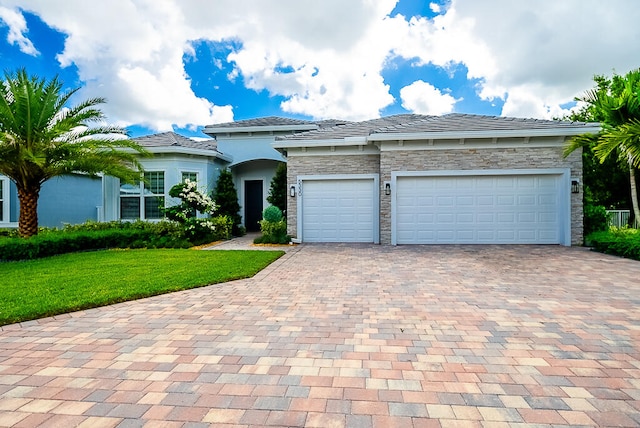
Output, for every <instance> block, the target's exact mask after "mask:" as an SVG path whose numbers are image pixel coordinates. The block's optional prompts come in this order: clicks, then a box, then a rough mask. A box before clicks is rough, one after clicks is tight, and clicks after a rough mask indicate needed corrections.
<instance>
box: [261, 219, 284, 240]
mask: <svg viewBox="0 0 640 428" xmlns="http://www.w3.org/2000/svg"><path fill="white" fill-rule="evenodd" d="M260 230H261V231H262V235H261V236H259V237H257V238H256V239H254V240H253V242H254V243H255V244H288V243H289V241H290V240H291V237H290V236H289V235H287V222H286V221H284V219H281V220H280V221H275V222H274V221H269V220H266V219H263V220H260Z"/></svg>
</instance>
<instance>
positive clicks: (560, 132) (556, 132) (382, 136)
mask: <svg viewBox="0 0 640 428" xmlns="http://www.w3.org/2000/svg"><path fill="white" fill-rule="evenodd" d="M599 131H600V125H593V126H580V127H564V128H549V129H503V130H487V131H440V132H438V131H430V132H398V133H395V132H394V133H391V132H390V133H374V134H371V135H369V137H368V140H369V141H399V140H402V141H410V140H453V139H460V138H465V139H467V138H518V137H559V136H566V137H573V136H576V135H582V134H588V133H593V132H599Z"/></svg>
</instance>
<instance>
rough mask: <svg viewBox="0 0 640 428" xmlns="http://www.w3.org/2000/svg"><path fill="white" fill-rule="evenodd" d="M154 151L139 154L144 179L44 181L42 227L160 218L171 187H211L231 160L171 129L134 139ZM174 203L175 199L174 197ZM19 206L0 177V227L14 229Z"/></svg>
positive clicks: (207, 142) (73, 177)
mask: <svg viewBox="0 0 640 428" xmlns="http://www.w3.org/2000/svg"><path fill="white" fill-rule="evenodd" d="M134 140H135V141H136V142H137V143H138V144H140V145H141V146H142V147H144V148H145V149H146V150H148V151H149V152H151V153H152V154H153V156H152V157H149V158H141V159H140V162H141V163H142V166H143V167H144V170H145V172H144V181H143V180H141V181H140V183H139V184H138V185H131V184H122V185H121V183H120V181H119V180H118V179H117V178H114V177H109V176H104V177H98V178H91V177H88V176H85V175H69V176H63V177H55V178H53V179H51V180H49V181H47V182H45V183H44V185H43V186H42V190H41V191H40V199H39V201H38V220H39V225H40V226H46V227H61V226H63V225H64V224H76V223H83V222H85V221H87V220H93V221H111V220H135V219H143V220H158V219H160V218H162V217H163V214H162V212H161V210H160V207H161V206H165V205H171V201H169V199H170V198H169V190H170V189H171V187H172V186H173V185H175V184H178V183H180V182H182V181H184V180H185V179H187V178H188V179H190V180H192V181H197V182H198V185H199V187H200V188H201V189H203V190H206V191H210V190H211V189H212V188H213V186H214V185H215V183H216V180H217V178H218V175H219V174H220V171H221V170H222V169H224V168H226V167H227V165H229V164H230V163H231V158H230V157H228V156H225V155H224V154H222V153H220V152H219V151H218V150H217V148H216V144H215V141H213V140H205V141H194V140H192V139H189V138H186V137H183V136H181V135H178V134H176V133H174V132H164V133H161V134H154V135H149V136H146V137H140V138H135V139H134ZM175 202H176V203H178V201H177V200H176V201H175ZM18 215H19V205H18V195H17V191H16V187H15V184H14V183H13V182H11V181H10V180H9V179H7V178H6V177H3V176H0V227H16V226H17V224H18Z"/></svg>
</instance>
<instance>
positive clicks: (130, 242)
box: [0, 228, 192, 261]
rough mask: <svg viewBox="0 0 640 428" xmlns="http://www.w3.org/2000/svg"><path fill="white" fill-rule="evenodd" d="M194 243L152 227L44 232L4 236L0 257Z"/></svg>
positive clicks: (181, 245) (1, 242)
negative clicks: (161, 233)
mask: <svg viewBox="0 0 640 428" xmlns="http://www.w3.org/2000/svg"><path fill="white" fill-rule="evenodd" d="M191 246H192V244H191V243H190V242H189V241H187V240H185V239H179V238H175V237H172V236H166V235H165V236H159V235H155V234H154V233H153V231H152V230H150V229H134V228H127V229H107V230H95V231H70V232H43V233H40V234H38V235H36V236H33V237H31V238H29V239H23V238H3V239H0V260H4V261H9V260H30V259H36V258H41V257H49V256H53V255H56V254H64V253H71V252H76V251H88V250H103V249H107V248H189V247H191Z"/></svg>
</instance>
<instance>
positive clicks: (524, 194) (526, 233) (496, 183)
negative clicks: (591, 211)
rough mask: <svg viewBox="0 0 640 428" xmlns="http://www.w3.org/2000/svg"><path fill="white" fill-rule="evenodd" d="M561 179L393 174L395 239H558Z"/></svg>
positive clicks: (539, 241)
mask: <svg viewBox="0 0 640 428" xmlns="http://www.w3.org/2000/svg"><path fill="white" fill-rule="evenodd" d="M560 177H561V176H560V175H523V176H517V175H513V176H512V175H495V176H484V175H483V176H464V177H456V176H447V177H438V176H425V177H420V176H416V177H398V178H397V179H396V191H397V198H396V200H395V203H396V210H395V213H396V215H395V220H394V221H396V227H395V231H396V242H397V243H399V244H402V243H514V244H523V243H554V244H556V243H560V241H561V233H560V231H561V224H560V223H561V220H560V215H559V212H560V211H561V209H562V206H561V205H562V204H561V203H560V198H559V194H558V192H559V190H558V189H560V185H559V183H560V181H561V180H560ZM431 201H435V204H431V203H429V202H431Z"/></svg>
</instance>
